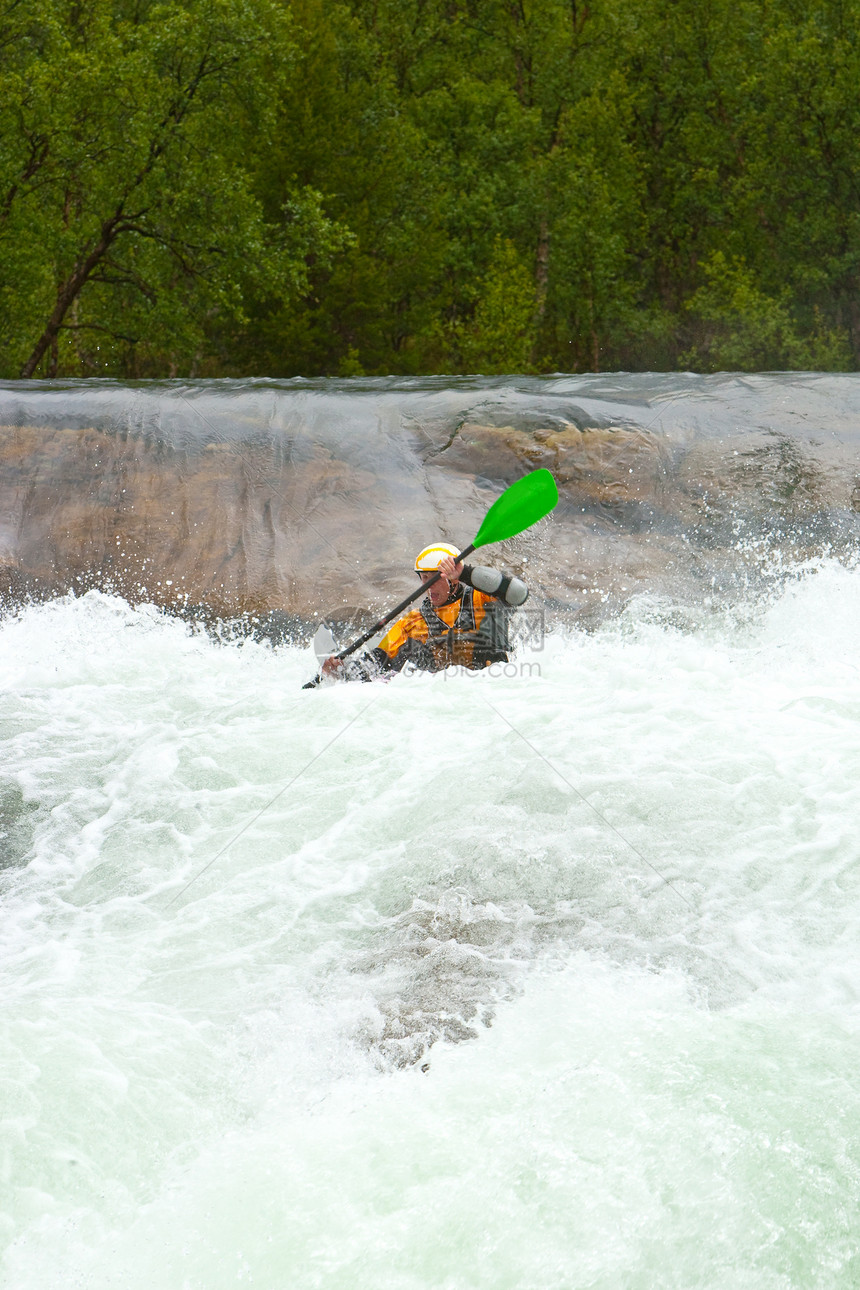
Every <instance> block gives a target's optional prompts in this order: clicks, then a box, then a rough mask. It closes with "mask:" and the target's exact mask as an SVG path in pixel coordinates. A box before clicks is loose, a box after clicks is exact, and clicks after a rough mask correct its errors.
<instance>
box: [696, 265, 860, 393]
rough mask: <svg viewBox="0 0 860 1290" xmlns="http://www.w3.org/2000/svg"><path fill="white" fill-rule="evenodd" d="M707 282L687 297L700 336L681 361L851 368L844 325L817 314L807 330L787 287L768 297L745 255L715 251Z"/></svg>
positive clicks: (712, 365) (716, 367)
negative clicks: (732, 256) (742, 257)
mask: <svg viewBox="0 0 860 1290" xmlns="http://www.w3.org/2000/svg"><path fill="white" fill-rule="evenodd" d="M704 273H705V277H706V279H707V282H706V285H705V286H702V287H700V288H699V290H698V291H696V292H695V294H694V295H693V296H692V297H691V298H690V300H689V301H688V302H687V308H688V309H689V311H690V313H691V314H693V316H694V317H695V318H696V320H697V322H698V324H699V326H698V329H697V330H698V331H699V334H700V336H701V339H700V341H699V343H698V345H694V346H693V347H692V348H691V349H690V350H689V352H688V353H687V354H682V355H681V362H682V363H686V365H687V366H689V367H691V368H696V369H698V370H700V371H706V372H713V371H725V370H729V371H731V370H738V371H745V372H755V371H762V370H784V369H816V368H826V369H827V370H829V371H847V370H850V368H851V365H852V364H851V351H850V348H849V346H848V338H847V335H846V333H845V331H844V330H842V329H839V328H827V327H826V326H825V325H824V323H823V320H822V318H821V315H820V314H818V313H817V314H816V317H815V322H814V326H813V328H812V330H811V332H810V331H809V330H806V331H805V332H802V331H801V330H800V329H799V328H798V326H797V324H796V322H795V320H794V318H793V317H792V310H791V298H790V294H789V292H788V291H787V290H784V291H782V292H781V293H780V295H779V296H777V297H774V296H768V295H766V294H765V293H764V292H763V291H761V290H760V289H759V288H758V287H757V286H756V284H755V282H754V280H753V276H752V273H751V272H750V270H749V269H748V268H747V266H746V265H745V264H744V263H743V262H742V261H740V260H737V259H735V260H733V261H731V262H729V261H728V260H727V259H726V257H725V255H724V254H723V253H722V251H715V252H714V253H713V255H711V257H710V259H709V260H708V261H707V263H706V264H705V265H704Z"/></svg>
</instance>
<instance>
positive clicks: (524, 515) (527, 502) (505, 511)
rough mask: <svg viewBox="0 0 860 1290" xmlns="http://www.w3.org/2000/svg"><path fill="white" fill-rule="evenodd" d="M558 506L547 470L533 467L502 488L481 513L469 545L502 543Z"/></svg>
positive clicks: (553, 483) (553, 482)
mask: <svg viewBox="0 0 860 1290" xmlns="http://www.w3.org/2000/svg"><path fill="white" fill-rule="evenodd" d="M557 505H558V489H557V488H556V484H555V480H554V479H553V477H552V475H551V474H550V473H549V471H548V470H533V471H532V472H531V474H530V475H524V476H523V478H522V479H518V480H517V481H516V483H514V484H511V486H510V488H506V489H505V491H504V492H503V493H502V495H501V497H497V498H496V500H495V501H494V502H493V504H492V506H491V507H490V509H489V510H488V511H487V513H486V515H485V516H484V522H483V524H482V525H481V527H480V528H479V529H478V536H477V537H476V538H475V540H474V542H473V543H472V546H473V548H477V547H479V546H487V545H488V544H489V543H490V542H504V540H505V538H510V537H516V535H517V533H522V531H523V529H527V528H531V526H532V524H537V522H538V520H542V519H543V517H544V516H545V515H549V513H550V511H551V510H552V509H553V507H554V506H557Z"/></svg>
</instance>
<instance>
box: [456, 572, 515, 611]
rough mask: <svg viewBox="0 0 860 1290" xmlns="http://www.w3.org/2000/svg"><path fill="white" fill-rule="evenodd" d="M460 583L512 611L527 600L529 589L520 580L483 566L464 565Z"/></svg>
mask: <svg viewBox="0 0 860 1290" xmlns="http://www.w3.org/2000/svg"><path fill="white" fill-rule="evenodd" d="M460 581H461V582H465V584H466V586H467V587H473V588H474V590H475V591H483V592H484V593H485V595H488V596H494V597H495V598H496V600H501V602H502V604H504V605H510V607H511V608H512V609H515V608H517V607H518V606H519V605H524V604H525V602H526V600H527V599H528V594H529V589H528V587H527V586H526V584H525V583H524V582H523V580H522V578H515V577H513V576H511V575H509V574H506V573H499V571H498V569H490V568H488V566H487V565H485V564H475V565H471V564H464V565H463V572H462V573H461V574H460Z"/></svg>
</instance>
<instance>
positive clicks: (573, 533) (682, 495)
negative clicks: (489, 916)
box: [0, 377, 860, 624]
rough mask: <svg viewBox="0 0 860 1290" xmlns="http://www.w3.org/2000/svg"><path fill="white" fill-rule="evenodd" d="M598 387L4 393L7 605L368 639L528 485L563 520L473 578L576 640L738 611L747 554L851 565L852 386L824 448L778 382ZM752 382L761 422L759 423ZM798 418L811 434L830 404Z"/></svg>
mask: <svg viewBox="0 0 860 1290" xmlns="http://www.w3.org/2000/svg"><path fill="white" fill-rule="evenodd" d="M601 379H602V385H601V384H599V383H598V378H568V380H567V381H561V380H557V381H554V382H553V381H548V382H537V381H531V382H529V381H523V382H519V383H513V384H507V385H506V384H505V383H503V382H499V381H495V382H489V381H488V382H483V383H481V382H471V383H462V382H461V383H457V382H452V383H450V384H448V385H446V384H445V383H444V382H442V381H441V380H437V381H434V382H425V383H423V384H421V383H414V382H412V383H410V382H397V381H391V382H341V383H339V384H330V383H316V384H314V383H309V382H298V383H297V382H285V383H283V384H282V385H277V386H275V385H273V384H272V383H265V382H264V383H260V382H244V383H233V382H212V383H199V384H197V385H195V386H192V387H189V386H181V387H179V386H175V385H173V386H158V385H154V386H152V387H144V388H140V387H137V388H135V389H130V388H129V389H124V388H123V387H117V386H113V385H109V384H108V385H107V387H105V386H103V385H102V384H101V383H99V382H80V383H74V384H73V385H72V386H70V387H63V386H61V385H55V384H52V383H32V384H30V383H10V384H9V385H7V386H5V387H2V388H0V420H2V422H3V424H2V425H0V590H2V592H3V594H4V596H5V597H6V599H7V600H8V599H20V598H23V597H26V596H29V595H38V596H43V595H51V594H57V593H62V592H65V591H67V590H69V589H85V588H89V587H100V588H104V589H110V590H113V591H116V592H118V593H120V594H122V595H124V596H126V597H128V598H129V599H130V600H133V601H134V600H141V599H147V600H151V601H153V602H155V603H157V604H161V605H165V606H169V607H171V608H176V609H182V608H183V607H188V606H192V607H197V608H198V609H202V610H203V611H205V612H207V613H210V614H212V615H215V616H228V617H230V616H235V615H239V614H250V615H263V616H270V617H271V616H273V615H274V616H278V615H280V616H281V619H282V620H283V622H285V623H287V624H296V623H302V622H304V623H308V622H310V621H312V619H313V617H314V614H315V613H316V614H319V613H322V614H325V615H326V616H327V617H329V618H330V619H333V620H338V619H339V620H341V621H346V620H353V621H359V620H361V619H362V618H364V619H365V620H366V619H367V617H368V616H370V617H371V618H372V617H375V616H376V615H377V613H379V612H380V611H381V610H382V609H383V608H385V607H386V606H387V605H390V604H391V603H393V602H394V601H396V600H397V599H400V598H402V596H404V595H405V594H407V593H408V592H409V591H411V590H413V588H414V575H413V574H412V572H411V561H412V558H413V556H414V553H415V551H416V550H418V549H420V547H421V546H423V545H425V543H426V542H428V541H430V540H432V539H433V538H436V537H439V536H441V537H444V538H447V539H448V540H450V541H452V542H455V543H459V544H461V545H465V544H466V543H467V542H469V541H470V540H471V539H472V538H473V537H474V534H475V532H476V531H477V529H478V527H479V526H480V523H481V520H482V518H483V516H484V514H485V512H486V510H487V508H488V506H489V505H490V504H491V502H492V501H493V500H494V499H495V497H497V496H498V494H499V493H500V491H501V490H502V489H503V487H504V486H505V485H507V484H509V483H511V482H513V480H515V479H518V478H520V477H521V476H522V475H523V474H525V473H526V472H527V471H529V470H532V469H535V468H536V467H539V466H543V467H546V468H548V469H549V470H551V471H552V472H553V474H554V476H555V478H556V480H557V482H558V485H559V491H560V495H561V503H560V505H559V507H558V509H557V511H556V512H555V513H554V515H553V517H552V518H551V519H549V520H546V521H543V522H542V523H541V524H539V525H537V526H536V527H535V528H534V529H532V530H530V531H529V532H527V533H525V534H523V535H522V536H521V537H519V538H515V539H512V540H511V541H510V542H507V543H504V544H503V545H502V547H501V548H499V549H495V550H494V551H493V552H492V553H490V552H488V553H487V555H486V557H485V558H486V559H487V560H488V561H490V562H494V563H497V564H500V565H504V566H505V567H507V568H509V569H511V570H513V571H516V572H519V573H522V574H523V575H524V576H525V577H526V578H527V580H528V581H529V583H530V584H531V586H532V587H533V589H534V591H535V592H536V593H537V594H538V595H539V596H541V597H542V598H543V600H544V601H545V602H546V603H548V604H549V606H550V607H551V608H553V609H554V610H555V611H556V612H559V613H561V612H566V613H569V614H570V615H571V616H573V617H579V618H581V619H583V620H584V621H588V620H589V619H590V618H591V617H593V616H595V615H598V616H599V615H600V614H602V613H605V612H606V611H607V609H611V608H613V607H614V606H616V605H618V604H620V603H622V602H623V601H624V599H625V598H626V597H628V596H629V595H630V594H632V593H633V592H636V591H643V590H647V591H652V592H657V593H665V594H668V595H672V596H675V597H677V596H681V597H686V598H693V599H695V598H696V597H697V596H700V595H702V594H703V589H705V588H708V589H709V590H710V591H713V589H714V588H715V587H716V588H718V589H719V588H720V587H728V586H729V585H730V583H731V581H732V578H733V577H735V576H736V575H737V572H738V569H739V567H740V565H742V564H743V563H744V561H745V560H747V559H748V554H749V551H750V549H752V548H755V547H756V545H757V544H758V548H761V545H762V544H765V545H770V546H771V547H772V546H773V545H774V544H777V545H779V546H780V547H781V549H783V548H784V549H787V550H790V551H791V552H792V554H793V555H798V554H799V555H803V554H805V553H806V554H808V553H809V552H811V551H812V550H814V549H820V548H821V547H822V546H829V548H830V549H840V550H849V549H853V548H854V547H855V545H856V543H857V538H858V534H860V516H858V504H857V492H858V487H860V485H858V471H857V445H856V429H855V426H856V425H858V424H860V417H858V419H857V420H853V419H852V416H853V409H854V401H855V400H856V401H857V403H858V405H860V378H852V377H844V378H828V379H829V380H830V381H831V383H833V382H836V383H837V385H838V387H839V388H838V389H837V390H836V393H835V394H834V392H833V391H832V390H829V398H830V399H831V401H832V400H833V399H834V397H836V396H837V395H838V398H839V399H840V400H841V401H840V402H839V405H838V408H836V410H835V412H834V413H833V415H832V417H831V420H832V422H833V424H835V425H836V427H837V429H836V430H835V431H834V430H833V429H832V428H831V429H828V428H827V426H826V425H824V424H819V422H814V423H813V422H812V420H811V418H810V417H807V418H806V420H805V422H804V423H803V424H802V425H801V426H800V428H799V429H798V425H797V424H795V421H796V416H795V411H796V407H797V404H798V400H799V395H798V391H797V388H796V387H792V388H791V390H790V391H789V393H790V395H791V398H790V400H788V402H789V404H790V415H789V412H786V413H785V414H784V415H783V417H782V422H780V421H779V418H778V417H776V416H775V415H774V411H773V409H774V405H775V404H776V403H778V402H779V399H778V398H777V395H781V394H782V392H783V391H782V387H781V384H780V382H781V380H782V379H783V378H779V377H771V378H747V380H746V381H745V382H744V383H743V387H742V389H741V390H740V392H739V391H738V389H736V388H735V387H734V386H732V385H731V380H732V379H734V378H725V381H726V382H728V383H729V384H728V388H722V387H718V391H717V392H718V393H719V396H720V397H719V398H716V397H715V392H714V387H713V386H707V387H706V388H704V390H703V388H702V387H701V386H693V387H692V388H691V387H690V381H691V379H692V378H686V377H685V378H680V377H678V378H659V377H652V378H650V379H651V381H652V386H653V388H651V387H648V388H646V387H643V384H642V382H643V380H644V378H639V377H617V378H614V381H615V384H614V385H613V386H611V387H610V388H607V381H608V379H609V378H601ZM697 379H698V380H699V381H700V382H706V380H708V379H710V380H713V379H714V378H697ZM784 379H788V378H784ZM812 379H813V378H810V380H812ZM751 380H752V381H754V380H758V381H759V382H760V386H761V388H760V391H759V394H760V401H761V402H762V404H763V406H764V407H765V408H766V410H767V413H768V416H767V420H766V422H765V420H764V418H761V417H760V418H759V420H758V422H756V419H755V418H754V417H750V415H749V405H750V397H751V396H750V392H749V382H750V381H751ZM672 381H674V382H675V385H676V386H677V388H673V387H672V385H671V382H672ZM661 382H662V384H661ZM667 382H669V384H667ZM839 382H841V385H840V384H839ZM685 383H686V384H685ZM804 389H805V387H804ZM646 394H647V395H648V397H647V398H646V397H645V395H646ZM634 396H635V397H634ZM806 396H807V399H808V401H810V400H811V401H812V402H814V400H815V399H817V400H818V402H819V403H821V404H822V407H821V409H820V410H819V416H820V418H824V417H825V416H826V415H827V411H828V409H827V407H826V403H827V400H826V399H825V398H824V397H823V395H822V391H821V389H820V387H819V386H818V385H815V384H814V385H813V388H812V391H811V393H810V392H809V391H808V390H807V391H806ZM813 396H814V398H813ZM661 400H662V402H661ZM739 402H742V403H743V411H744V421H743V423H742V424H739V416H738V404H739ZM664 405H666V408H667V411H666V412H661V411H660V409H661V408H662V407H663V406H664ZM655 407H656V408H657V409H658V415H657V416H655V415H654V408H655ZM857 410H858V414H860V406H858V409H857ZM685 411H686V413H687V416H686V420H685ZM792 417H795V420H794V421H793V420H792Z"/></svg>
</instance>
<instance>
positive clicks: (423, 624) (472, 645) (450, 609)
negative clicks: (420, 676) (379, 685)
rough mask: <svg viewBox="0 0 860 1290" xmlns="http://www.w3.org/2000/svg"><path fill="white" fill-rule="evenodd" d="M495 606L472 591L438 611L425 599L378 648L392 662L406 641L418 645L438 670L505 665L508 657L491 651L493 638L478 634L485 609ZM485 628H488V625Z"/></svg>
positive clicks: (485, 596) (492, 600)
mask: <svg viewBox="0 0 860 1290" xmlns="http://www.w3.org/2000/svg"><path fill="white" fill-rule="evenodd" d="M494 605H497V606H498V608H499V609H500V610H501V608H502V607H501V606H500V605H499V604H498V601H497V600H496V598H495V597H494V596H490V595H488V594H487V593H486V592H484V591H475V590H474V589H473V588H472V587H463V589H462V595H460V596H458V597H457V599H456V600H452V601H450V602H449V603H448V604H446V605H439V606H438V608H437V607H436V606H435V605H433V604H431V602H430V597H429V596H427V597H426V598H425V599H424V600H422V602H421V605H420V607H419V608H418V609H413V610H412V611H411V612H410V613H408V614H406V615H405V617H403V618H401V619H399V620H398V621H397V622H396V623H395V624H394V626H393V627H392V628H391V629H390V630H389V632H388V633H387V634H386V635H385V636H383V638H382V640H381V641H380V642H379V646H378V648H379V649H381V650H382V651H383V652H384V653H385V654H386V655H387V656H388V659H389V662H393V661H394V659H396V658H397V655H398V654H399V653H400V651H401V650H402V649H403V647H404V645H406V643H407V641H410V640H414V641H420V642H421V643H422V644H425V645H427V647H428V648H429V650H430V652H431V655H432V658H433V663H434V667H435V668H437V669H439V670H441V669H442V668H444V667H449V666H450V665H451V664H457V665H459V666H460V667H468V668H472V669H475V670H477V669H480V668H482V667H487V666H488V665H489V664H490V663H494V662H506V661H507V654H505V653H504V651H503V650H501V649H498V648H495V649H492V648H490V644H491V639H492V638H491V637H490V636H488V635H487V633H486V631H485V632H483V633H482V632H481V625H482V624H485V619H486V618H487V612H488V607H489V606H494ZM491 612H492V611H491ZM485 626H486V627H489V626H490V624H489V623H488V622H487V623H486V624H485Z"/></svg>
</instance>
